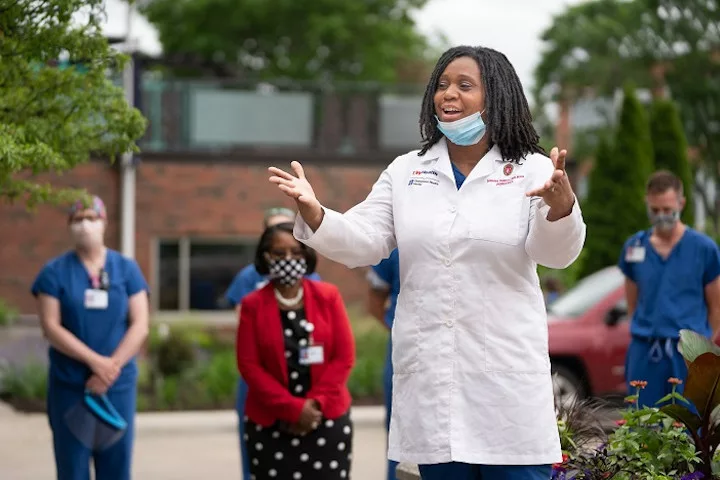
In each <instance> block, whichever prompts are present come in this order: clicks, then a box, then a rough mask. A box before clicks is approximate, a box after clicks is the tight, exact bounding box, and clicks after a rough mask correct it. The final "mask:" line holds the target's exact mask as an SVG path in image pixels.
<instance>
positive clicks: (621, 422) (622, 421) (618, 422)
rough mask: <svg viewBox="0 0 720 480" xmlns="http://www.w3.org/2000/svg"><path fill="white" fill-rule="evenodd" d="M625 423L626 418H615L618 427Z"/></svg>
mask: <svg viewBox="0 0 720 480" xmlns="http://www.w3.org/2000/svg"><path fill="white" fill-rule="evenodd" d="M626 423H627V420H623V419H621V420H616V421H615V424H616V425H617V426H618V427H622V426H623V425H625V424H626Z"/></svg>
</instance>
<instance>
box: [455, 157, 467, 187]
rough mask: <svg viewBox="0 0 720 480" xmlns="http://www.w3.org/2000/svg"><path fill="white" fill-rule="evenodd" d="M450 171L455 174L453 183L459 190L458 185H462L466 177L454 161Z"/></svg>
mask: <svg viewBox="0 0 720 480" xmlns="http://www.w3.org/2000/svg"><path fill="white" fill-rule="evenodd" d="M452 171H453V175H454V176H455V185H457V188H458V190H460V187H462V184H463V183H464V182H465V178H466V177H465V175H463V173H462V172H461V171H460V170H458V168H457V167H456V166H455V164H454V163H453V164H452Z"/></svg>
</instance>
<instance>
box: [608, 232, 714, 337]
mask: <svg viewBox="0 0 720 480" xmlns="http://www.w3.org/2000/svg"><path fill="white" fill-rule="evenodd" d="M651 232H652V231H651V230H646V231H642V232H638V233H636V234H635V235H633V236H632V237H630V239H629V240H628V241H627V242H625V245H624V246H623V249H622V253H621V255H620V261H619V262H618V266H619V267H620V270H622V272H623V273H624V274H625V276H627V277H628V278H629V279H630V280H632V281H633V282H635V284H636V285H637V287H638V299H637V306H636V308H635V313H634V315H633V318H632V323H631V325H630V332H631V333H632V334H633V335H636V336H640V337H646V338H678V337H679V333H680V330H681V329H688V330H693V331H695V332H698V333H700V334H702V335H705V336H707V337H710V336H711V334H712V329H711V328H710V325H709V323H708V310H707V304H706V303H705V287H706V286H707V285H708V284H709V283H710V282H712V281H713V280H715V279H716V278H717V277H718V276H719V275H720V251H719V250H718V247H717V245H716V244H715V242H714V241H713V240H712V239H711V238H709V237H708V236H706V235H703V234H702V233H700V232H697V231H696V230H693V229H691V228H689V227H688V228H687V229H686V230H685V233H684V234H683V236H682V237H681V238H680V240H679V241H678V243H677V244H676V245H675V247H673V249H672V251H671V252H670V255H668V257H667V258H662V257H661V256H660V255H659V254H658V253H657V252H656V251H655V249H654V248H653V247H652V245H651V244H650V235H651ZM636 247H642V248H644V249H645V258H644V259H643V260H642V261H636V262H632V261H628V259H627V256H626V255H627V252H628V249H631V248H636Z"/></svg>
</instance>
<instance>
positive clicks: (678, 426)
mask: <svg viewBox="0 0 720 480" xmlns="http://www.w3.org/2000/svg"><path fill="white" fill-rule="evenodd" d="M673 427H675V428H685V425H683V424H682V423H680V422H673Z"/></svg>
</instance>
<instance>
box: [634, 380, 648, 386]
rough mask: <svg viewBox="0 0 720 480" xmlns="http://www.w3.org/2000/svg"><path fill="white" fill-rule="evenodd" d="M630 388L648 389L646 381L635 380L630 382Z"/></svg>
mask: <svg viewBox="0 0 720 480" xmlns="http://www.w3.org/2000/svg"><path fill="white" fill-rule="evenodd" d="M630 386H631V387H634V388H645V387H647V382H646V381H644V380H633V381H632V382H630Z"/></svg>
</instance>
